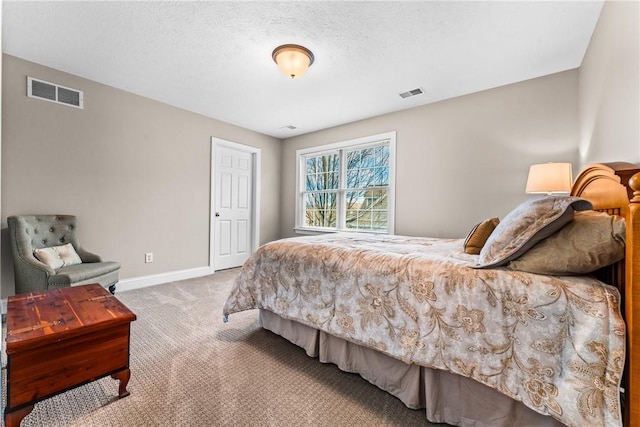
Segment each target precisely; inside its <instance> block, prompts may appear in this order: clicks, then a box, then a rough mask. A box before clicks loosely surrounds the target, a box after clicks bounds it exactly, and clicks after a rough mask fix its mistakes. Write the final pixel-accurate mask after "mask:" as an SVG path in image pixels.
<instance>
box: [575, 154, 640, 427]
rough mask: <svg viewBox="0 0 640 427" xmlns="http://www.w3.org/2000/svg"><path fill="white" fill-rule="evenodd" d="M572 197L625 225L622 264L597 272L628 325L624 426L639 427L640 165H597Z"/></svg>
mask: <svg viewBox="0 0 640 427" xmlns="http://www.w3.org/2000/svg"><path fill="white" fill-rule="evenodd" d="M571 195H572V196H579V197H583V198H585V199H587V200H589V201H591V203H593V209H594V210H598V211H602V212H607V213H609V214H612V215H620V216H623V217H624V218H625V220H626V224H627V236H626V255H625V259H624V260H623V261H620V262H618V263H616V264H614V265H612V266H609V267H607V268H604V269H602V270H599V271H598V272H596V276H597V277H598V278H599V279H600V280H602V281H603V282H605V283H609V284H611V285H614V286H616V287H617V288H618V289H619V290H620V295H621V297H622V299H621V308H622V312H623V316H624V318H625V323H626V325H627V354H626V367H625V374H624V378H623V382H622V387H623V388H624V389H625V393H624V395H625V398H624V401H625V408H624V415H623V416H624V425H625V426H628V427H629V426H633V427H640V166H639V165H634V164H632V163H626V162H614V163H596V164H593V165H589V166H587V167H586V168H585V169H583V170H582V172H580V174H579V175H578V177H577V178H576V180H575V183H574V184H573V189H572V190H571Z"/></svg>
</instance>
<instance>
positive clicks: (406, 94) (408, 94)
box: [398, 87, 424, 98]
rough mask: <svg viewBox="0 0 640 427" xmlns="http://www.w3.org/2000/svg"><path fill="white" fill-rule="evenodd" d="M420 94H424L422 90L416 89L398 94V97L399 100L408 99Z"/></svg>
mask: <svg viewBox="0 0 640 427" xmlns="http://www.w3.org/2000/svg"><path fill="white" fill-rule="evenodd" d="M421 93H424V91H423V90H422V88H421V87H418V88H415V89H412V90H408V91H406V92H402V93H399V94H398V95H400V98H409V97H411V96H416V95H420V94H421Z"/></svg>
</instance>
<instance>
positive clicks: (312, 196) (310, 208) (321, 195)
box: [304, 191, 338, 228]
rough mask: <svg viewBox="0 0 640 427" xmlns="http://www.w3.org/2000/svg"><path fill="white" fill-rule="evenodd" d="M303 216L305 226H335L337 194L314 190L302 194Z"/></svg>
mask: <svg viewBox="0 0 640 427" xmlns="http://www.w3.org/2000/svg"><path fill="white" fill-rule="evenodd" d="M304 206H305V207H304V218H305V226H307V227H334V228H335V227H336V224H337V218H338V216H337V210H336V208H337V194H336V193H335V192H328V191H324V192H314V193H305V194H304Z"/></svg>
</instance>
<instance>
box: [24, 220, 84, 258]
mask: <svg viewBox="0 0 640 427" xmlns="http://www.w3.org/2000/svg"><path fill="white" fill-rule="evenodd" d="M76 224H77V221H76V217H75V216H73V215H22V216H20V217H16V232H17V235H16V237H18V238H20V239H21V240H22V242H21V245H20V246H19V247H21V248H22V249H24V250H26V251H29V253H33V250H34V249H42V248H46V247H49V246H60V245H65V244H67V243H71V244H72V245H73V248H74V249H75V250H76V251H77V250H78V247H79V244H78V238H77V237H76Z"/></svg>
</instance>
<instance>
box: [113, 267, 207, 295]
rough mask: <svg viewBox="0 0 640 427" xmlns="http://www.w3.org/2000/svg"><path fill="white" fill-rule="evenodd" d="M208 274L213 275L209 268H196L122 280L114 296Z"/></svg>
mask: <svg viewBox="0 0 640 427" xmlns="http://www.w3.org/2000/svg"><path fill="white" fill-rule="evenodd" d="M209 274H213V269H212V268H211V267H198V268H191V269H189V270H180V271H172V272H169V273H160V274H152V275H150V276H140V277H134V278H131V279H122V280H120V281H119V282H118V285H117V287H116V294H117V293H118V292H123V291H130V290H132V289H139V288H146V287H147V286H154V285H160V284H162V283H168V282H175V281H177V280H185V279H193V278H194V277H202V276H207V275H209Z"/></svg>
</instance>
